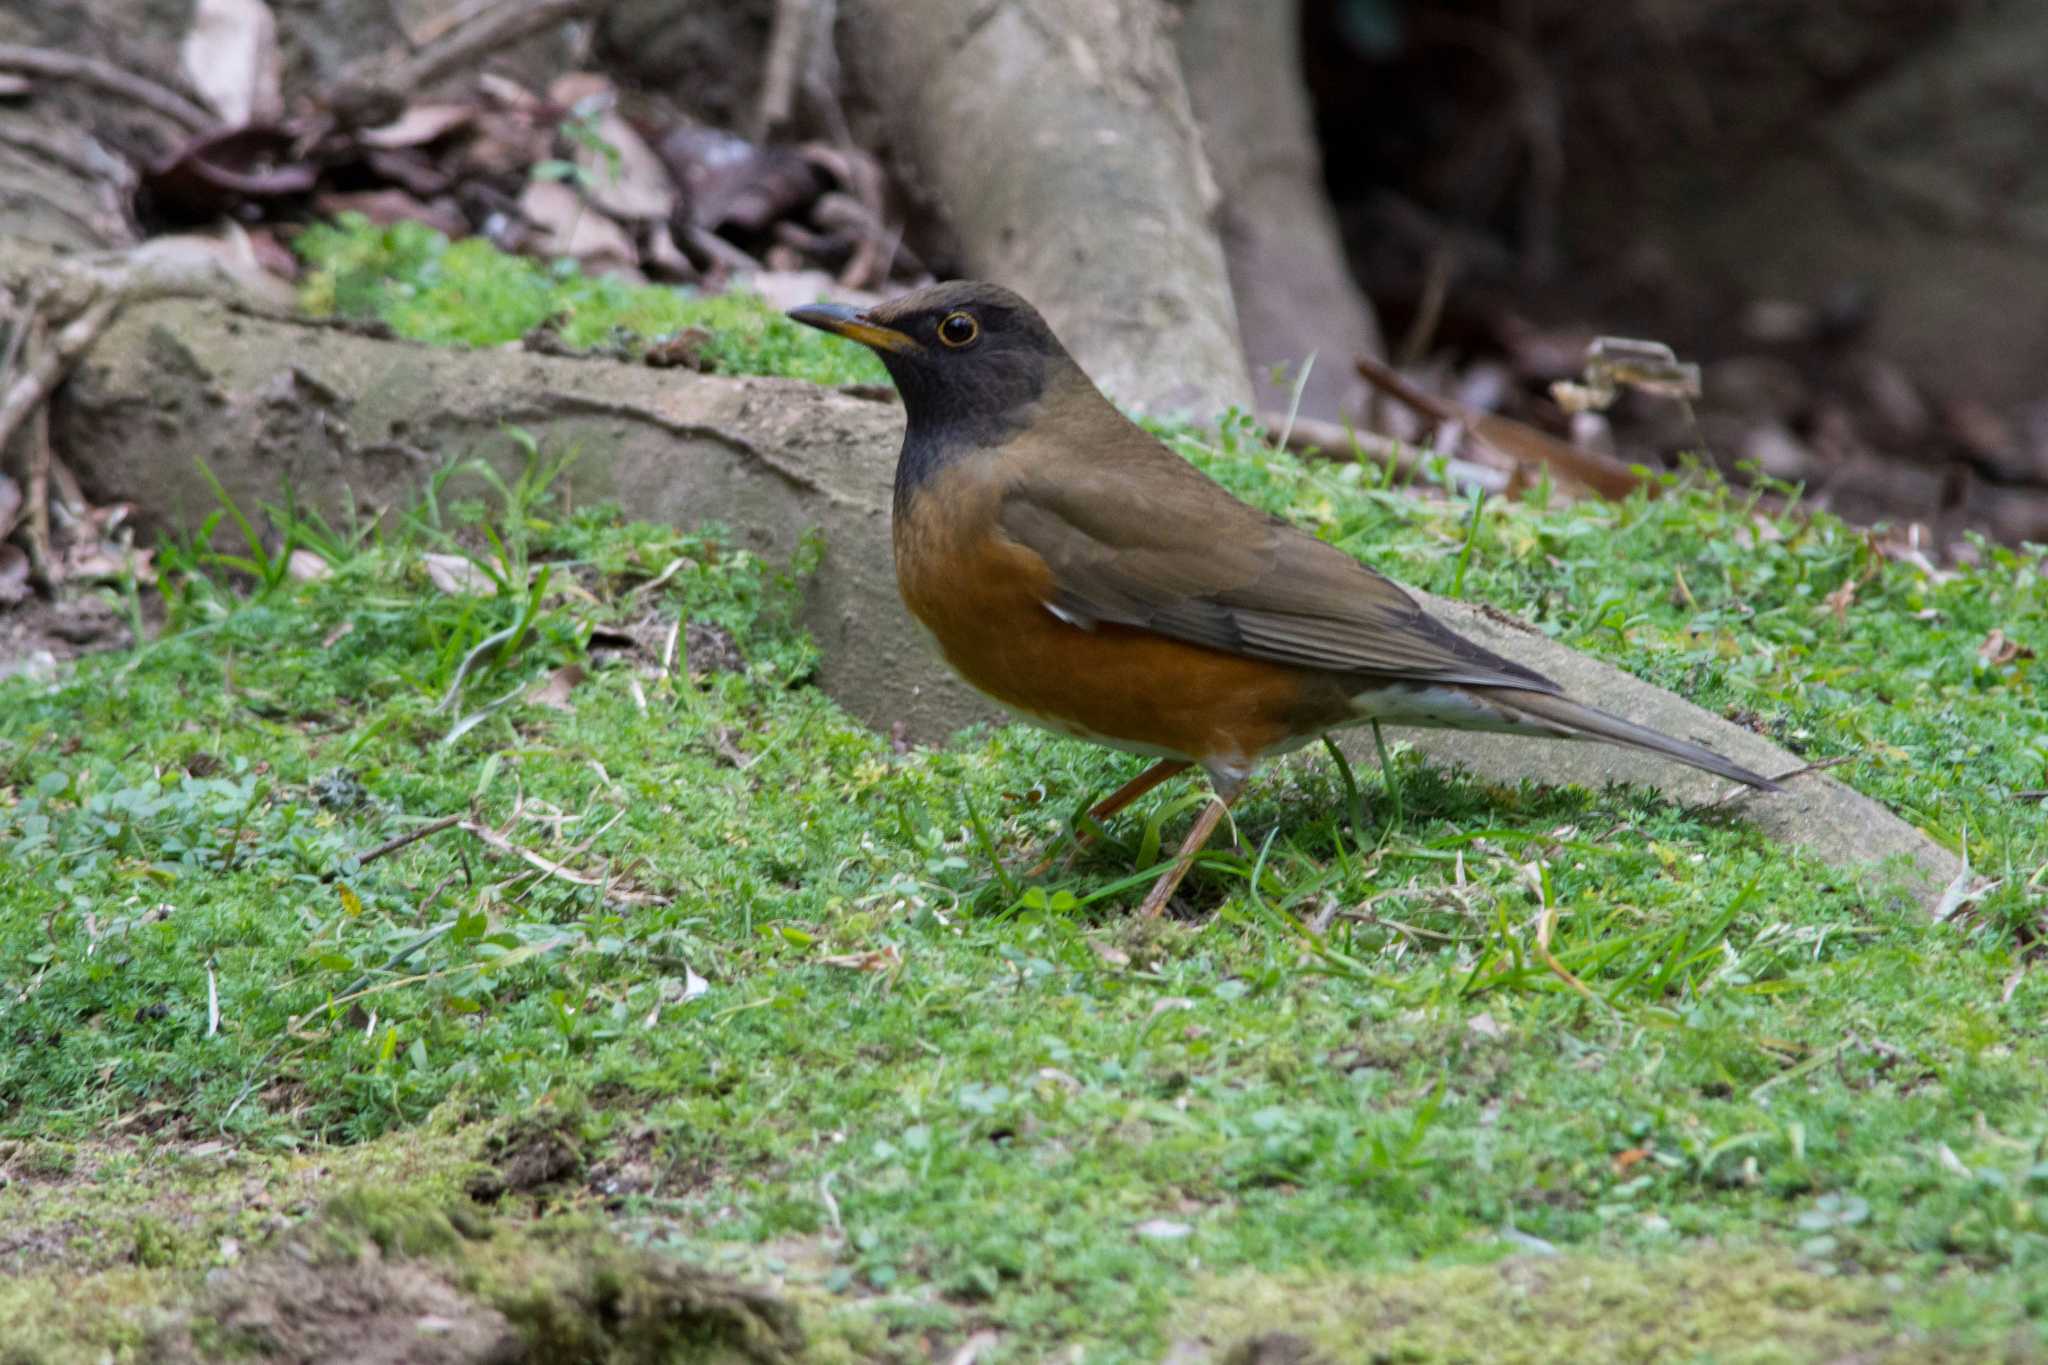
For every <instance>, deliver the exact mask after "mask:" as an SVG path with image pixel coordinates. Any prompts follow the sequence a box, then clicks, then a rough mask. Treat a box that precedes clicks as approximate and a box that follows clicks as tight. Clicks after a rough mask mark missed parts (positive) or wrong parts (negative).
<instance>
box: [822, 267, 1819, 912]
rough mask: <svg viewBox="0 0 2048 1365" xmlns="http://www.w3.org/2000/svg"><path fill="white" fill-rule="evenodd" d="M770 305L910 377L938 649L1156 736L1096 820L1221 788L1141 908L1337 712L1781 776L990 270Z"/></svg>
mask: <svg viewBox="0 0 2048 1365" xmlns="http://www.w3.org/2000/svg"><path fill="white" fill-rule="evenodd" d="M789 316H790V317H792V318H794V319H795V320H796V321H798V322H802V323H807V324H809V325H810V326H813V327H818V328H822V329H823V330H825V331H827V332H832V333H835V334H837V335H839V336H842V337H845V338H847V339H848V340H851V341H857V342H859V343H861V344H862V345H864V346H867V347H870V348H871V349H873V350H874V351H875V353H876V354H877V355H879V356H880V357H881V360H882V364H883V365H884V366H886V367H887V369H888V371H889V374H890V377H891V378H892V379H894V380H895V382H896V387H897V389H898V390H899V391H900V392H901V393H902V395H903V406H904V410H905V412H906V414H907V416H908V424H907V426H906V428H905V431H904V435H903V450H902V453H901V455H900V456H899V458H898V460H897V464H896V486H895V496H894V504H893V506H894V516H893V521H892V527H891V533H892V539H893V544H894V551H895V559H896V581H897V586H898V587H899V588H900V590H901V591H902V594H903V601H904V603H905V605H907V606H908V607H909V608H910V611H911V614H912V615H914V616H915V617H916V618H917V619H918V620H919V621H920V622H922V623H923V624H924V626H925V627H926V628H927V629H928V630H930V632H931V634H932V636H933V637H934V638H935V639H936V641H937V643H938V647H939V650H940V652H941V653H942V654H943V655H944V656H945V659H946V662H947V663H948V664H950V665H951V666H952V668H953V669H954V670H955V671H956V672H958V673H959V675H960V676H961V678H963V679H964V680H965V681H966V682H967V683H968V684H969V685H970V686H972V687H974V688H975V689H976V690H977V691H979V692H980V693H982V694H983V695H984V696H987V697H988V698H990V699H991V700H993V701H995V702H997V703H999V704H1000V705H1002V706H1003V707H1005V708H1006V709H1008V710H1009V711H1011V712H1013V713H1015V714H1016V715H1018V716H1019V717H1021V718H1023V719H1025V720H1027V721H1030V722H1032V723H1034V724H1037V725H1040V726H1043V727H1045V728H1047V729H1050V730H1054V731H1057V732H1058V733H1060V734H1064V735H1072V736H1074V737H1076V738H1079V739H1086V740H1091V741H1093V742H1095V743H1097V744H1106V745H1109V746H1110V747H1112V748H1116V749H1122V750H1126V751H1128V752H1131V753H1134V754H1140V755H1144V756H1147V757H1150V758H1153V759H1155V760H1156V761H1155V762H1154V763H1153V765H1152V766H1151V767H1150V768H1148V769H1146V770H1145V771H1144V772H1143V773H1141V774H1139V775H1138V776H1137V777H1135V778H1133V779H1132V780H1131V781H1130V782H1128V783H1126V784H1125V785H1124V786H1123V787H1122V788H1121V789H1119V790H1118V791H1116V792H1115V793H1113V794H1112V795H1110V796H1109V797H1107V798H1105V799H1104V800H1102V801H1101V802H1100V803H1098V804H1097V805H1096V806H1095V807H1094V808H1093V809H1092V810H1091V811H1090V812H1089V814H1090V816H1091V817H1092V818H1093V819H1094V820H1097V821H1101V820H1106V819H1108V818H1109V817H1110V816H1111V815H1113V814H1115V813H1116V812H1117V811H1119V810H1121V809H1123V808H1124V807H1125V806H1127V805H1129V804H1130V803H1131V802H1133V801H1135V800H1137V799H1138V798H1139V797H1140V796H1143V795H1144V794H1145V793H1146V792H1148V791H1150V790H1151V789H1152V788H1154V787H1156V786H1158V785H1159V784H1160V783H1161V782H1164V781H1166V780H1167V779H1169V778H1171V777H1173V776H1175V775H1177V774H1179V773H1181V772H1183V771H1185V770H1186V769H1187V768H1189V767H1191V766H1193V765H1196V764H1199V765H1200V766H1201V767H1202V769H1203V770H1204V771H1205V772H1206V773H1207V774H1208V777H1209V782H1210V785H1211V787H1212V789H1213V790H1214V793H1215V798H1216V799H1215V800H1213V801H1211V802H1210V803H1209V804H1208V805H1207V806H1205V807H1204V808H1203V810H1202V812H1201V814H1200V815H1199V816H1198V817H1197V818H1196V820H1195V822H1194V826H1193V828H1192V829H1190V830H1189V831H1188V834H1187V837H1186V839H1185V840H1183V841H1182V843H1181V846H1180V850H1179V852H1178V854H1177V855H1176V856H1175V858H1174V860H1173V862H1172V864H1171V865H1170V866H1169V867H1168V868H1167V869H1166V871H1165V872H1163V873H1162V874H1161V875H1160V877H1159V879H1158V881H1157V882H1156V883H1154V885H1153V887H1152V889H1151V891H1150V892H1149V893H1148V894H1147V895H1146V897H1145V900H1144V903H1143V905H1142V906H1141V913H1143V914H1146V915H1157V914H1158V913H1159V912H1160V911H1162V910H1163V909H1165V907H1166V905H1167V902H1168V901H1169V900H1170V899H1171V898H1172V896H1173V893H1174V891H1175V889H1176V888H1177V887H1178V886H1179V884H1180V881H1181V879H1182V878H1183V877H1184V876H1186V874H1187V871H1188V868H1189V866H1190V865H1191V863H1192V862H1193V859H1194V857H1195V855H1196V854H1197V853H1198V852H1200V850H1201V848H1202V846H1203V845H1204V844H1205V843H1207V841H1208V839H1209V837H1210V835H1211V834H1212V833H1214V831H1215V829H1216V825H1217V822H1218V821H1219V820H1220V819H1221V818H1222V816H1223V814H1224V812H1225V810H1226V809H1227V807H1228V806H1229V804H1230V803H1231V802H1232V801H1234V800H1236V799H1237V797H1238V795H1239V793H1241V792H1242V791H1243V790H1244V786H1245V782H1246V779H1248V778H1249V777H1250V776H1251V774H1252V772H1253V770H1254V769H1256V768H1257V767H1258V766H1259V764H1260V763H1262V762H1263V761H1265V760H1266V759H1269V758H1272V757H1274V756H1275V755H1278V754H1284V753H1287V752H1289V751H1290V750H1293V749H1297V748H1300V747H1301V746H1302V745H1304V744H1307V743H1309V742H1310V741H1312V740H1315V739H1317V738H1319V737H1321V736H1324V735H1326V734H1328V733H1329V732H1331V731H1333V730H1339V729H1343V728H1345V727H1347V726H1354V725H1361V724H1366V723H1370V722H1375V721H1377V722H1384V723H1386V724H1390V725H1411V726H1434V727H1447V728H1451V729H1464V730H1493V731H1502V732H1506V733H1509V734H1521V735H1543V736H1549V737H1552V738H1556V739H1593V740H1604V741H1607V742H1609V743H1613V744H1623V745H1632V746H1634V747H1636V748H1639V749H1647V750H1650V751H1652V752H1654V753H1658V754H1662V755H1665V756H1666V757H1668V758H1672V759H1676V760H1677V761H1678V762H1680V763H1686V764H1690V765H1692V766H1693V767H1695V768H1703V769H1705V770H1706V771H1708V772H1711V773H1716V774H1718V775H1720V776H1722V777H1726V778H1731V779H1733V780H1734V781H1737V782H1742V783H1746V784H1748V785H1749V786H1751V787H1756V788H1760V789H1762V790H1765V791H1776V790H1780V788H1778V787H1777V785H1776V784H1775V783H1773V782H1772V781H1771V780H1770V779H1769V778H1766V777H1764V776H1762V775H1761V774H1758V773H1754V772H1751V771H1750V770H1749V769H1747V768H1745V767H1743V766H1741V765H1740V764H1738V763H1734V762H1731V761H1730V760H1728V759H1726V758H1723V757H1722V756H1721V755H1719V754H1717V753H1714V752H1713V751H1712V750H1710V749H1706V748H1703V747H1702V746H1700V745H1698V744H1693V743H1690V742H1688V741H1686V740H1682V739H1675V738H1673V737H1671V736H1669V735H1665V734H1660V733H1658V732H1657V731H1655V730H1651V729H1648V728H1646V727H1644V726H1641V725H1637V724H1635V723H1634V722H1632V721H1628V720H1624V719H1622V718H1621V717H1620V716H1616V715H1611V714H1609V713H1608V712H1606V711H1602V710H1600V709H1598V708H1596V707H1593V706H1588V705H1586V704H1585V703H1583V702H1577V701H1573V700H1572V699H1570V698H1569V697H1566V696H1565V695H1564V694H1563V691H1562V689H1561V688H1559V687H1558V685H1557V684H1556V683H1554V682H1552V681H1551V680H1550V679H1549V678H1546V677H1544V676H1543V675H1542V674H1540V673H1537V672H1535V671H1534V670H1532V669H1529V668H1525V667H1523V666H1522V665H1520V664H1518V663H1515V662H1513V661H1512V660H1509V659H1504V658H1502V657H1501V656H1499V655H1497V654H1494V653H1492V652H1491V651H1489V650H1487V649H1485V648H1483V647H1481V646H1479V645H1477V644H1474V643H1473V642H1472V641H1470V640H1467V639H1465V638H1464V637H1463V636H1460V635H1458V634H1456V633H1455V632H1453V631H1452V630H1451V629H1450V628H1449V627H1447V626H1445V625H1444V624H1443V623H1442V622H1440V621H1438V620H1437V619H1436V618H1435V617H1433V616H1431V615H1429V614H1428V613H1427V612H1425V611H1424V610H1423V609H1422V608H1421V606H1420V605H1419V604H1417V602H1416V601H1415V599H1414V598H1412V597H1410V596H1409V595H1408V594H1407V593H1406V592H1405V591H1403V590H1402V588H1401V587H1400V586H1399V585H1397V584H1396V583H1395V582H1394V581H1393V580H1392V579H1389V578H1387V577H1386V576H1385V575H1383V574H1381V573H1379V572H1378V571H1376V570H1374V569H1372V568H1369V567H1367V566H1366V565H1365V564H1363V563H1361V562H1359V561H1358V560H1356V559H1353V558H1352V557H1351V556H1350V555H1348V554H1346V553H1344V552H1343V551H1342V550H1339V549H1337V548H1336V547H1335V546H1332V545H1329V544H1327V543H1325V542H1323V541H1321V540H1318V539H1316V538H1315V537H1314V536H1312V535H1308V534H1306V533H1304V532H1302V531H1300V530H1297V529H1296V528H1295V527H1293V526H1291V525H1289V524H1288V523H1287V522H1286V521H1284V520H1282V519H1280V518H1278V517H1274V516H1271V515H1269V514H1267V513H1265V512H1262V511H1259V510H1258V509H1256V508H1254V507H1252V506H1250V505H1248V504H1246V503H1244V502H1241V501H1239V500H1238V499H1237V498H1235V497H1233V496H1232V495H1231V494H1230V493H1228V492H1226V491H1225V490H1224V489H1223V488H1222V487H1221V486H1220V485H1218V484H1217V483H1215V482H1214V481H1213V480H1211V479H1210V478H1208V477H1207V476H1206V475H1204V474H1203V473H1202V472H1201V471H1199V470H1197V469H1196V468H1195V467H1194V466H1193V465H1191V464H1189V463H1188V462H1187V461H1186V460H1184V459H1182V458H1181V457H1180V456H1178V455H1176V454H1175V453H1174V452H1173V451H1172V450H1170V449H1168V448H1167V447H1166V446H1165V445H1164V444H1162V443H1161V442H1160V441H1159V440H1158V439H1157V438H1156V437H1154V436H1153V435H1152V434H1151V433H1149V432H1147V431H1146V430H1145V429H1144V428H1142V427H1140V426H1138V425H1137V424H1136V423H1135V422H1132V421H1131V420H1130V419H1129V418H1127V417H1125V416H1124V415H1123V413H1121V412H1120V411H1118V410H1117V408H1116V406H1115V405H1114V404H1112V403H1111V402H1110V401H1109V400H1108V399H1107V398H1105V397H1104V396H1103V395H1102V393H1101V391H1100V390H1098V389H1097V388H1096V387H1095V385H1094V383H1093V382H1092V381H1090V380H1089V378H1088V376H1087V375H1086V374H1085V373H1083V372H1082V370H1081V367H1080V366H1079V365H1078V364H1076V363H1075V361H1074V358H1073V357H1072V356H1071V355H1069V354H1068V353H1067V350H1066V348H1065V347H1064V346H1062V345H1061V344H1060V341H1059V338H1057V337H1056V336H1054V335H1053V332H1052V329H1051V328H1050V327H1048V326H1047V325H1046V323H1045V319H1044V318H1042V317H1040V316H1039V315H1038V313H1037V311H1036V310H1035V309H1033V308H1032V307H1031V305H1030V304H1028V303H1026V302H1025V301H1024V300H1023V299H1022V298H1019V297H1018V296H1017V295H1016V294H1014V293H1012V292H1010V291H1009V290H1007V289H1004V288H1001V287H999V286H997V285H992V284H984V283H978V282H973V281H955V282H952V283H946V284H937V285H933V286H931V287H929V288H925V289H920V290H917V291H916V292H914V293H910V294H906V295H904V296H902V297H901V298H897V299H893V300H890V301H888V302H886V303H882V304H879V305H877V306H875V307H872V308H869V309H866V310H865V311H862V310H857V309H854V308H850V307H847V306H844V305H840V304H811V305H807V306H805V307H801V308H796V309H792V310H791V311H790V314H789Z"/></svg>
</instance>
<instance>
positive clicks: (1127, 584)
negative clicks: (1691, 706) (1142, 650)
mask: <svg viewBox="0 0 2048 1365" xmlns="http://www.w3.org/2000/svg"><path fill="white" fill-rule="evenodd" d="M1130 431H1131V435H1132V436H1133V437H1137V438H1141V439H1142V440H1143V441H1144V443H1145V444H1146V446H1149V447H1150V449H1149V450H1143V449H1134V448H1132V447H1126V448H1125V449H1124V450H1122V451H1117V452H1108V453H1106V457H1105V458H1098V459H1097V460H1096V461H1093V462H1091V465H1090V467H1089V468H1088V469H1087V470H1086V471H1085V472H1080V471H1075V470H1074V469H1073V468H1072V467H1071V465H1070V464H1068V463H1066V462H1062V464H1061V468H1060V478H1059V479H1058V480H1053V479H1043V478H1036V477H1033V476H1032V475H1031V474H1029V473H1026V474H1025V475H1024V477H1023V478H1022V479H1021V480H1019V481H1018V482H1017V483H1016V484H1014V485H1013V486H1012V487H1011V488H1009V489H1008V491H1007V492H1006V493H1005V495H1004V498H1003V502H1002V508H1001V512H1000V514H999V520H1000V524H1001V526H1002V528H1003V531H1004V532H1005V533H1006V534H1007V535H1009V536H1010V537H1011V538H1012V539H1014V540H1016V541H1018V542H1019V543H1021V544H1023V545H1025V546H1028V547H1029V548H1030V549H1032V550H1033V551H1035V552H1036V553H1038V554H1039V555H1040V556H1041V557H1043V558H1044V560H1045V562H1046V563H1047V564H1048V565H1049V566H1050V567H1051V569H1052V573H1053V582H1054V585H1055V598H1054V600H1053V601H1051V602H1049V603H1048V604H1047V605H1048V606H1050V607H1052V608H1054V609H1055V610H1057V611H1058V613H1059V614H1060V615H1062V616H1064V617H1066V618H1067V619H1068V620H1070V621H1073V622H1074V623H1075V624H1077V625H1081V626H1092V625H1094V624H1096V623H1098V622H1104V621H1108V622H1114V623H1116V624H1119V625H1125V626H1136V627H1139V628H1141V629H1145V630H1151V631H1156V632H1158V633H1159V634H1161V635H1165V636H1169V637H1171V638H1173V639H1177V640H1185V641H1187V642H1189V643H1191V644H1198V645H1207V646H1209V647H1210V648H1212V649H1220V650H1224V651H1226V652H1229V653H1232V654H1242V655H1247V656H1250V657H1252V658H1259V659H1271V660H1273V661H1274V662H1276V663H1286V664H1297V665H1301V666H1304V667H1309V668H1321V669H1328V670H1330V671H1333V672H1340V673H1356V674H1368V675H1372V676H1375V677H1382V678H1392V679H1400V680H1413V681H1417V682H1444V683H1467V684H1473V685H1477V686H1483V687H1519V688H1527V689H1530V690H1533V691H1539V692H1552V693H1554V692H1557V691H1559V688H1558V686H1557V684H1555V683H1553V682H1551V681H1550V680H1549V679H1548V678H1545V677H1544V676H1543V675H1541V674H1540V673H1536V672H1533V671H1531V670H1529V669H1526V668H1524V667H1522V666H1521V665H1520V664H1516V663H1512V662H1510V661H1509V660H1507V659H1503V658H1501V657H1500V656H1499V655H1497V654H1493V653H1491V652H1489V651H1488V650H1485V649H1482V648H1480V647H1479V646H1478V645H1475V644H1473V643H1472V642H1471V641H1469V640H1466V639H1464V638H1463V637H1461V636H1458V635H1455V634H1453V633H1452V632H1451V631H1450V630H1449V629H1447V628H1446V627H1444V626H1443V625H1441V624H1440V623H1438V622H1437V621H1436V619H1435V618H1433V617H1431V616H1429V615H1427V614H1425V613H1424V612H1423V610H1422V608H1421V607H1420V606H1418V605H1417V604H1416V602H1415V600H1414V599H1413V598H1411V597H1409V596H1408V594H1407V593H1405V592H1403V591H1402V590H1401V588H1400V587H1399V586H1398V585H1396V584H1395V583H1394V582H1393V581H1392V580H1391V579H1389V578H1387V577H1385V576H1384V575H1382V574H1379V573H1377V572H1375V571H1374V570H1372V569H1369V568H1367V567H1366V566H1365V565H1363V564H1361V563H1359V562H1358V561H1357V560H1355V559H1353V558H1352V557H1351V556H1350V555H1347V554H1345V553H1344V552H1343V551H1342V550H1339V549H1337V548H1335V547H1334V546H1331V545H1327V544H1325V543H1323V542H1322V541H1320V540H1317V539H1316V538H1315V537H1313V536H1310V535H1305V534H1303V533H1302V532H1300V531H1297V530H1295V529H1294V528H1293V527H1291V526H1289V525H1288V524H1287V523H1285V522H1283V521H1280V520H1279V519H1277V518H1274V517H1269V516H1267V515H1266V514H1265V513H1263V512H1260V511H1258V510H1257V509H1256V508H1253V507H1249V506H1247V505H1246V504H1244V503H1242V502H1239V501H1238V500H1237V499H1236V498H1234V497H1232V496H1231V495H1230V494H1229V493H1227V492H1225V491H1224V490H1223V488H1221V487H1220V486H1219V485H1217V484H1216V483H1214V482H1212V481H1211V480H1210V479H1208V478H1207V477H1206V476H1204V475H1203V474H1202V473H1201V471H1199V470H1197V469H1196V468H1195V467H1194V466H1192V465H1190V464H1188V463H1187V462H1186V461H1185V460H1183V459H1181V458H1180V457H1179V456H1177V455H1175V454H1173V453H1172V452H1171V451H1169V450H1167V449H1166V448H1165V447H1163V446H1161V445H1159V444H1158V443H1157V442H1156V441H1154V440H1153V439H1152V438H1151V437H1150V436H1149V435H1147V434H1145V433H1144V432H1143V431H1142V430H1140V429H1138V428H1135V427H1133V428H1131V429H1130ZM1133 445H1135V442H1134V443H1133ZM1119 456H1120V457H1121V458H1119ZM1019 463H1020V464H1022V465H1023V466H1024V468H1025V469H1026V470H1028V469H1029V468H1030V462H1029V461H1028V459H1027V460H1022V461H1019ZM1077 473H1079V477H1075V475H1076V474H1077Z"/></svg>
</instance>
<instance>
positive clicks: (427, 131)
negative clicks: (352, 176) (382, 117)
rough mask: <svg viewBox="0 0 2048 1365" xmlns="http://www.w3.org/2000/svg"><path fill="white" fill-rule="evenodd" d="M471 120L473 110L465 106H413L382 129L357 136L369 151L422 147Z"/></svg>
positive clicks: (473, 115) (375, 129)
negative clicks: (372, 148)
mask: <svg viewBox="0 0 2048 1365" xmlns="http://www.w3.org/2000/svg"><path fill="white" fill-rule="evenodd" d="M475 117H476V110H475V108H473V107H472V106H470V105H467V104H415V105H413V106H412V107H411V108H409V109H407V110H406V111H405V112H404V113H403V114H400V115H399V116H398V117H397V118H396V119H394V120H392V121H391V122H390V123H387V124H385V125H384V126H383V127H381V128H370V129H366V130H364V131H363V132H362V133H360V134H358V135H357V136H358V137H359V138H360V139H361V141H362V142H363V144H364V145H365V146H369V147H385V148H391V147H424V146H425V145H426V144H427V143H429V142H433V141H434V140H436V139H437V138H443V137H446V136H447V135H448V134H450V133H452V132H454V131H455V130H456V129H457V128H460V127H462V126H463V125H464V124H466V123H468V122H469V121H470V120H471V119H473V118H475Z"/></svg>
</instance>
